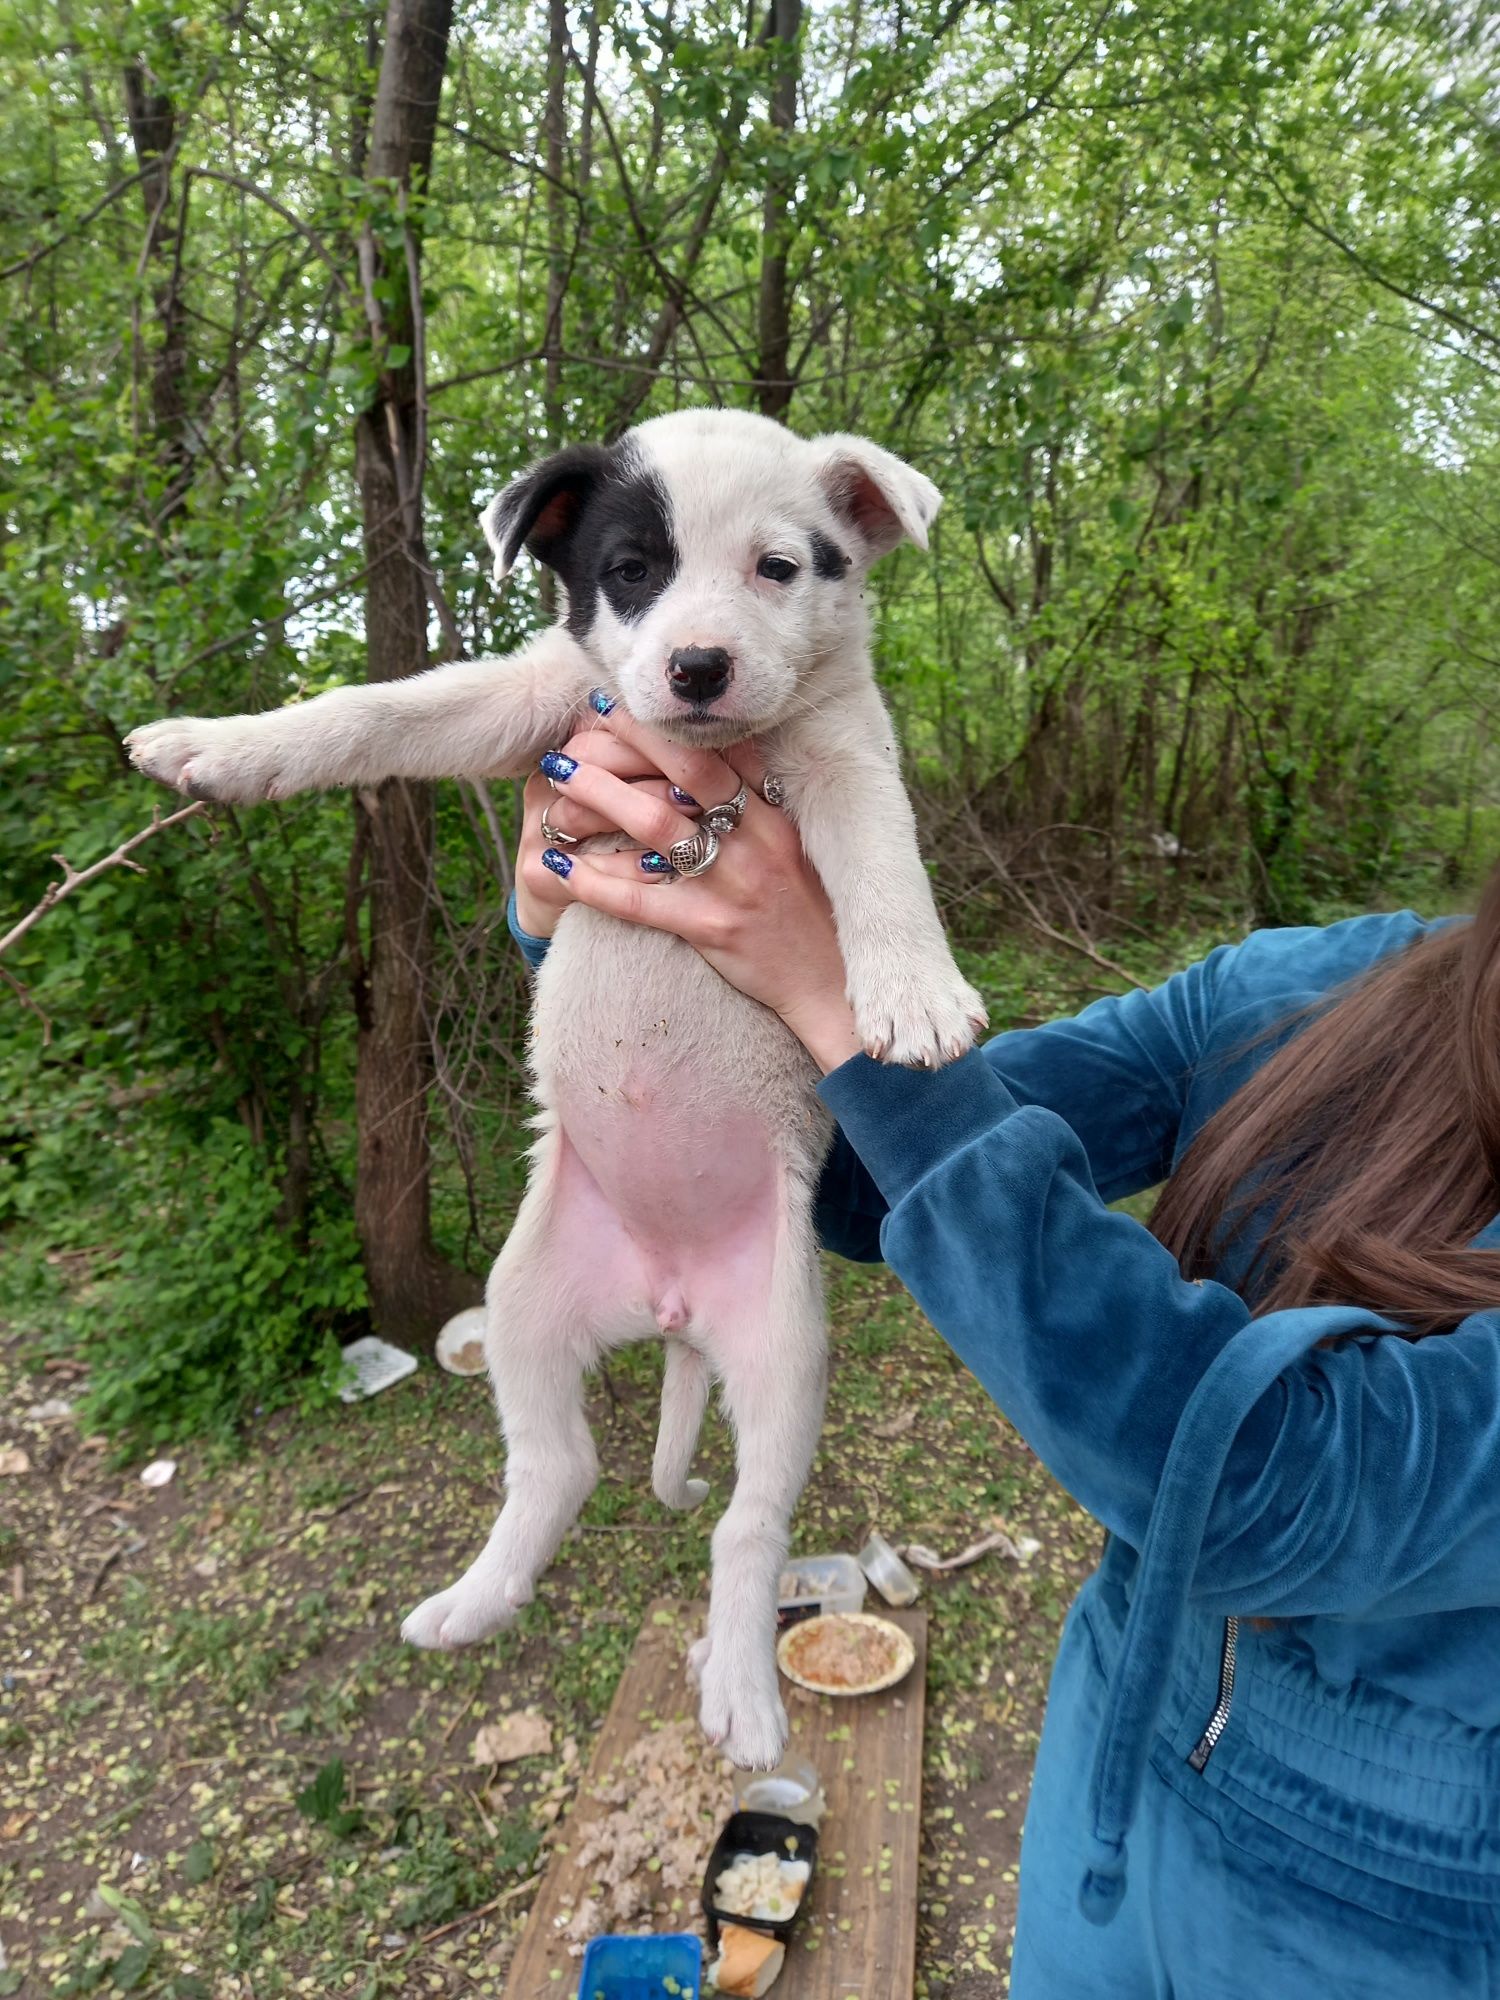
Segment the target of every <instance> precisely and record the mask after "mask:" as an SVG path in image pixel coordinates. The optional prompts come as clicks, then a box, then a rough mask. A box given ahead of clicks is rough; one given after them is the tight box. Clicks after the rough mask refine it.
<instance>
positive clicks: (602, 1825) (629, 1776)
mask: <svg viewBox="0 0 1500 2000" xmlns="http://www.w3.org/2000/svg"><path fill="white" fill-rule="evenodd" d="M732 1782H733V1771H732V1768H731V1766H730V1765H729V1764H727V1763H726V1762H725V1761H724V1759H723V1757H721V1756H720V1755H719V1754H718V1753H717V1752H716V1751H714V1750H712V1749H710V1748H709V1746H708V1745H707V1744H705V1743H704V1741H703V1737H702V1734H701V1733H700V1731H699V1728H698V1724H697V1722H696V1720H693V1721H688V1720H684V1721H679V1722H669V1723H666V1724H665V1725H664V1726H663V1727H662V1728H660V1729H657V1730H655V1731H653V1732H652V1733H651V1734H650V1735H647V1736H643V1737H642V1738H641V1739H640V1740H639V1742H637V1743H633V1744H632V1745H631V1747H630V1748H629V1750H627V1751H626V1753H625V1755H624V1756H623V1757H622V1758H621V1759H620V1762H619V1763H618V1764H617V1765H616V1766H615V1768H614V1770H613V1771H612V1772H611V1773H610V1774H609V1775H608V1777H607V1778H605V1779H603V1780H602V1781H601V1782H600V1783H599V1784H598V1785H597V1786H596V1787H595V1789H594V1792H593V1794H592V1796H593V1798H594V1799H596V1800H597V1801H598V1803H599V1804H600V1805H602V1806H605V1807H606V1808H608V1810H606V1811H605V1812H602V1813H601V1814H600V1815H599V1816H598V1818H597V1819H595V1820H593V1821H592V1823H591V1824H590V1825H589V1826H587V1827H586V1828H585V1830H584V1832H583V1835H582V1838H581V1840H580V1841H579V1844H578V1850H577V1855H576V1860H577V1864H578V1867H579V1870H580V1872H581V1873H582V1875H583V1878H584V1880H585V1881H587V1882H589V1883H590V1884H591V1889H590V1893H589V1894H588V1895H587V1896H585V1897H584V1898H583V1900H582V1901H581V1902H580V1903H579V1904H578V1905H577V1907H576V1908H575V1909H574V1910H573V1912H572V1914H571V1915H570V1916H569V1918H568V1920H567V1923H566V1925H565V1926H564V1929H565V1931H566V1934H567V1936H568V1937H569V1938H570V1939H571V1940H572V1941H573V1942H574V1943H575V1944H577V1945H583V1944H586V1943H587V1942H588V1940H589V1939H590V1938H591V1937H593V1936H594V1935H595V1934H596V1932H599V1931H604V1930H614V1929H617V1928H620V1927H621V1926H626V1925H637V1924H638V1925H639V1926H640V1927H641V1928H643V1929H650V1928H653V1927H655V1926H656V1925H657V1921H658V1919H660V1920H663V1921H664V1920H665V1919H666V1918H668V1917H669V1916H670V1915H671V1914H672V1907H673V1904H674V1902H678V1901H680V1902H681V1903H682V1904H683V1905H684V1906H685V1905H686V1903H687V1900H688V1898H689V1897H690V1896H695V1895H696V1892H697V1889H698V1887H699V1885H700V1884H701V1882H702V1880H703V1870H704V1866H705V1864H706V1862H707V1860H708V1856H709V1853H710V1851H711V1850H712V1847H713V1844H714V1833H715V1829H716V1827H717V1826H718V1825H719V1824H720V1823H722V1820H723V1817H724V1808H725V1802H726V1799H727V1798H728V1797H729V1794H730V1789H731V1785H732ZM666 1927H667V1928H668V1929H675V1928H676V1927H677V1926H676V1925H675V1924H668V1925H667V1926H666Z"/></svg>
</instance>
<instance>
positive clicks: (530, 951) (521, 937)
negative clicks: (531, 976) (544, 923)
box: [505, 889, 552, 973]
mask: <svg viewBox="0 0 1500 2000" xmlns="http://www.w3.org/2000/svg"><path fill="white" fill-rule="evenodd" d="M505 924H506V928H507V929H508V930H509V932H510V934H511V936H512V937H513V938H514V939H515V941H516V944H517V946H518V947H519V949H520V953H521V956H522V958H524V959H525V961H526V963H527V965H528V966H529V967H530V968H531V970H532V972H534V973H535V972H540V971H541V969H542V960H543V959H544V958H545V957H546V956H547V948H548V946H549V945H550V944H551V942H552V940H551V938H544V937H533V936H532V935H531V932H530V931H527V930H522V928H521V919H520V917H519V915H518V914H517V912H516V892H515V890H514V889H512V890H511V892H510V899H509V901H508V902H507V903H506V905H505Z"/></svg>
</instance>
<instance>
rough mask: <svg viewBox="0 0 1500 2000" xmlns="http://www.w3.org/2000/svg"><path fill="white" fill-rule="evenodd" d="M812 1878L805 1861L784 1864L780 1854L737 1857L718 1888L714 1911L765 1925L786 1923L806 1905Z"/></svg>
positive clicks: (718, 1883)
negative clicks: (806, 1894)
mask: <svg viewBox="0 0 1500 2000" xmlns="http://www.w3.org/2000/svg"><path fill="white" fill-rule="evenodd" d="M794 1844H795V1842H793V1841H789V1842H788V1845H789V1846H792V1845H794ZM811 1874H812V1869H811V1867H810V1866H809V1865H808V1863H807V1862H805V1861H783V1860H782V1859H781V1857H780V1856H779V1855H777V1854H737V1855H736V1856H735V1858H734V1860H733V1861H732V1862H731V1863H730V1864H729V1866H728V1867H727V1868H726V1869H724V1870H723V1871H722V1873H721V1874H720V1876H719V1879H718V1881H717V1882H715V1884H714V1907H715V1909H718V1910H727V1911H728V1912H729V1914H730V1915H731V1916H735V1917H753V1918H755V1919H756V1920H757V1921H758V1922H761V1923H784V1922H785V1921H786V1919H787V1918H788V1917H790V1916H792V1915H793V1914H794V1913H795V1911H796V1908H797V1905H798V1904H799V1903H800V1902H801V1901H802V1895H803V1891H804V1890H805V1889H806V1888H807V1882H808V1877H809V1876H810V1875H811Z"/></svg>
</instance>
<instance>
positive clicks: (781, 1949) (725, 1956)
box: [708, 1924, 786, 2000]
mask: <svg viewBox="0 0 1500 2000" xmlns="http://www.w3.org/2000/svg"><path fill="white" fill-rule="evenodd" d="M785 1961H786V1946H785V1945H784V1944H780V1943H778V1942H777V1940H776V1939H775V1938H773V1937H763V1936H762V1935H761V1933H760V1932H759V1931H747V1930H746V1929H745V1928H744V1926H743V1925H741V1924H725V1925H724V1926H723V1928H722V1929H721V1930H720V1932H719V1956H718V1959H717V1960H716V1962H715V1963H714V1965H713V1966H712V1967H710V1969H709V1975H708V1976H709V1978H710V1979H711V1980H712V1981H713V1983H714V1985H715V1986H717V1987H718V1989H719V1991H720V1992H721V1993H733V1994H736V1995H738V1996H739V2000H760V1996H761V1994H762V1993H767V1992H769V1991H770V1989H771V1987H772V1985H773V1984H774V1982H775V1979H776V1976H777V1974H778V1973H779V1972H780V1971H781V1968H782V1966H783V1964H784V1963H785Z"/></svg>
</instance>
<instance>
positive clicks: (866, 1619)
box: [776, 1611, 917, 1696]
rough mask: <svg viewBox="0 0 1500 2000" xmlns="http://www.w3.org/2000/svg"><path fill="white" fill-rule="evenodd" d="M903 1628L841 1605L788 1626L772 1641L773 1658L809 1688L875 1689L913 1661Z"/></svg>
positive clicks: (902, 1675)
mask: <svg viewBox="0 0 1500 2000" xmlns="http://www.w3.org/2000/svg"><path fill="white" fill-rule="evenodd" d="M916 1658H917V1649H916V1647H915V1645H914V1644H913V1643H912V1640H911V1637H910V1635H909V1634H908V1633H906V1632H903V1631H902V1630H901V1627H900V1626H899V1625H893V1624H892V1623H891V1621H890V1620H889V1618H875V1617H872V1615H871V1614H870V1613H869V1612H868V1611H841V1612H837V1613H835V1614H833V1615H831V1616H824V1617H822V1618H809V1619H808V1620H807V1621H806V1623H805V1624H802V1625H794V1626H792V1628H791V1630H790V1631H789V1632H783V1633H782V1635H781V1637H780V1638H779V1639H778V1640H777V1642H776V1663H777V1665H778V1666H779V1667H780V1668H781V1671H782V1672H783V1673H784V1674H785V1675H786V1677H787V1679H788V1680H789V1681H795V1682H796V1683H797V1685H798V1687H802V1688H806V1689H808V1691H809V1692H810V1693H812V1694H832V1695H841V1696H843V1695H856V1694H880V1693H882V1692H883V1691H884V1690H885V1689H886V1688H892V1687H895V1685H896V1683H897V1682H898V1681H904V1680H905V1679H906V1676H907V1675H908V1674H909V1673H910V1672H911V1670H912V1667H913V1666H914V1665H915V1664H916Z"/></svg>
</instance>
